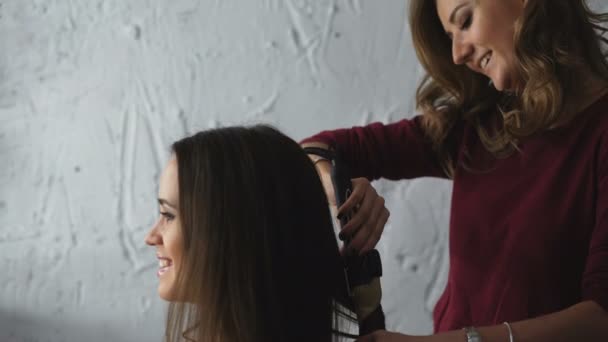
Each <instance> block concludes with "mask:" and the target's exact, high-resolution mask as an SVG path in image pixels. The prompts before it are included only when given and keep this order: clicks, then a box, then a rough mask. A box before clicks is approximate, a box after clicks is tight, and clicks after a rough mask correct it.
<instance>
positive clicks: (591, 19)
mask: <svg viewBox="0 0 608 342" xmlns="http://www.w3.org/2000/svg"><path fill="white" fill-rule="evenodd" d="M477 1H483V0H477ZM606 22H608V14H598V13H594V12H593V11H591V10H590V9H589V7H588V6H587V4H586V1H585V0H567V1H561V0H560V1H555V0H527V1H526V5H525V9H524V13H523V15H522V16H521V18H519V19H518V21H517V22H516V25H515V36H514V42H515V54H516V57H517V60H518V63H519V65H518V68H519V73H520V75H521V77H522V80H523V88H522V89H521V90H519V91H518V94H516V95H514V94H509V93H501V92H498V91H497V90H496V89H494V87H490V86H488V79H487V78H486V77H485V76H482V75H480V74H477V73H475V72H473V71H471V70H470V69H468V68H467V67H466V66H464V65H455V64H454V63H453V61H452V53H451V42H450V40H449V38H448V36H447V35H446V34H445V32H444V31H443V28H442V25H441V22H440V21H439V18H438V15H437V9H436V0H411V1H410V25H411V31H412V37H413V42H414V46H415V48H416V53H417V55H418V58H419V60H420V62H421V64H422V66H423V67H424V68H425V70H426V71H427V75H426V76H425V77H424V79H423V80H422V82H421V84H420V85H419V87H418V91H417V93H416V103H417V108H418V109H419V110H420V111H421V112H422V113H423V114H424V115H423V125H424V129H425V131H426V133H427V135H428V137H429V138H430V139H431V141H432V142H433V145H434V147H435V149H436V152H437V153H438V156H439V158H440V160H441V161H442V163H443V165H444V166H445V169H446V173H447V174H448V175H450V176H453V171H454V168H455V166H456V165H454V160H453V159H454V158H453V155H452V154H451V152H452V151H453V149H452V146H451V144H453V139H454V136H453V134H452V133H453V128H454V127H455V125H456V124H457V123H458V122H467V123H469V124H471V125H472V126H473V127H475V129H476V131H477V133H478V135H479V137H480V139H481V141H482V143H483V145H484V147H485V149H486V150H487V151H489V152H490V153H492V154H493V155H494V156H495V157H504V156H507V155H509V154H510V153H511V152H513V151H514V150H515V149H516V148H517V147H516V146H517V142H518V140H519V139H521V138H524V137H527V136H530V135H533V134H535V133H537V132H540V131H542V130H545V129H550V128H553V127H556V126H558V125H561V124H563V123H566V122H568V121H569V120H570V119H572V116H574V115H575V114H576V113H566V112H564V111H563V109H564V98H565V94H568V96H576V95H577V94H580V91H581V89H580V88H581V84H580V83H578V82H581V81H584V80H581V79H580V77H578V76H579V73H580V71H581V70H588V71H589V72H591V73H593V74H595V75H597V76H598V77H599V78H601V79H603V80H608V62H607V60H606V54H605V51H603V47H605V46H604V44H605V43H607V42H608V40H607V39H606V38H605V37H604V36H603V35H604V34H605V33H606V32H607V29H606V28H605V27H603V26H602V25H604V24H605V23H606ZM577 87H578V88H577ZM524 113H525V114H524ZM488 118H490V119H491V120H493V121H494V122H495V123H497V124H496V125H494V126H493V128H492V129H488V126H487V125H485V124H484V123H485V122H487V121H486V119H488Z"/></svg>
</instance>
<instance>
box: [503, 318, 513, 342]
mask: <svg viewBox="0 0 608 342" xmlns="http://www.w3.org/2000/svg"><path fill="white" fill-rule="evenodd" d="M502 324H504V325H506V326H507V329H509V342H515V339H514V338H513V330H511V324H509V322H503V323H502Z"/></svg>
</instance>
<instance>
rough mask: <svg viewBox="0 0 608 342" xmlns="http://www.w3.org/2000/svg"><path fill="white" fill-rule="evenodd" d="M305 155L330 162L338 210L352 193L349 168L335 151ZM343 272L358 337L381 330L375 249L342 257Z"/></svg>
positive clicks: (343, 219)
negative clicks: (356, 324) (357, 327)
mask: <svg viewBox="0 0 608 342" xmlns="http://www.w3.org/2000/svg"><path fill="white" fill-rule="evenodd" d="M304 151H305V152H306V153H307V154H313V155H316V156H318V157H321V158H323V159H327V160H328V161H329V162H330V163H331V180H332V185H333V188H334V194H335V196H336V205H337V207H338V208H340V207H341V206H342V205H343V204H344V202H346V200H347V199H348V197H349V196H350V194H351V193H352V190H353V189H352V182H351V173H350V170H349V167H348V165H347V164H346V163H344V162H343V160H342V159H341V157H340V154H339V153H338V151H337V150H327V149H323V148H316V147H306V148H304ZM351 217H352V215H351V214H348V215H343V217H341V219H340V228H342V227H344V225H345V224H346V223H347V222H348V221H349V220H350V218H351ZM349 243H350V238H347V239H346V240H345V241H344V247H347V246H348V244H349ZM343 261H344V268H345V271H346V272H345V273H346V283H347V284H346V285H347V292H348V295H349V297H350V299H351V301H352V304H353V308H352V309H353V310H354V311H355V313H356V314H357V321H358V322H359V335H361V336H363V335H367V334H369V333H371V332H373V331H376V330H383V329H385V318H384V312H383V311H382V306H381V303H380V300H381V298H382V287H381V286H380V277H381V276H382V261H381V259H380V253H378V251H377V250H376V249H373V250H371V251H369V252H368V253H365V254H364V255H357V254H352V253H351V254H348V255H344V256H343Z"/></svg>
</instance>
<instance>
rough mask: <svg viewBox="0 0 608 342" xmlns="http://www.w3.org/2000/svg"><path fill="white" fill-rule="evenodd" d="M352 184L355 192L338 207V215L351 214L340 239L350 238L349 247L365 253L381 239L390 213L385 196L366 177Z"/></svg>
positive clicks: (353, 181)
mask: <svg viewBox="0 0 608 342" xmlns="http://www.w3.org/2000/svg"><path fill="white" fill-rule="evenodd" d="M352 184H353V193H352V194H351V195H350V196H349V197H348V199H347V200H346V202H345V203H344V204H343V205H342V206H341V207H340V208H338V217H342V216H343V215H351V218H350V220H349V221H348V223H347V224H346V225H345V226H344V227H342V231H341V232H340V239H342V240H344V239H347V238H350V239H351V241H350V243H349V245H348V249H349V250H354V251H358V252H359V254H364V253H366V252H369V251H371V250H372V249H374V247H375V246H376V244H377V243H378V240H380V236H381V235H382V232H383V231H384V225H385V224H386V221H388V217H389V216H390V213H389V211H388V209H386V207H385V206H384V197H382V196H380V195H378V193H377V192H376V189H374V187H373V186H372V185H371V184H370V182H369V181H368V180H367V179H366V178H355V179H353V180H352Z"/></svg>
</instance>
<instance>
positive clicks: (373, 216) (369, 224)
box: [357, 196, 385, 252]
mask: <svg viewBox="0 0 608 342" xmlns="http://www.w3.org/2000/svg"><path fill="white" fill-rule="evenodd" d="M384 209H385V208H384V198H383V197H382V196H377V197H376V198H374V201H373V204H372V208H371V210H370V212H369V215H368V216H367V220H366V221H365V222H364V223H363V224H362V225H363V226H364V227H365V228H366V229H368V230H369V234H368V239H371V238H373V236H374V231H375V229H376V227H377V222H378V220H379V219H380V214H382V211H383V210H384ZM366 244H367V241H364V242H363V243H362V244H361V246H360V248H359V249H357V250H358V251H359V252H362V249H363V247H365V245H366Z"/></svg>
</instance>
